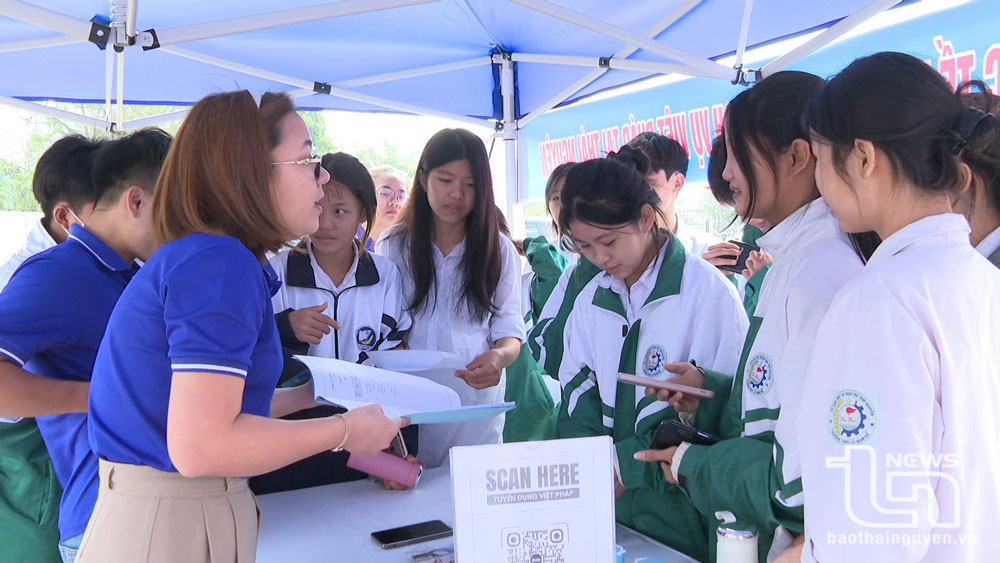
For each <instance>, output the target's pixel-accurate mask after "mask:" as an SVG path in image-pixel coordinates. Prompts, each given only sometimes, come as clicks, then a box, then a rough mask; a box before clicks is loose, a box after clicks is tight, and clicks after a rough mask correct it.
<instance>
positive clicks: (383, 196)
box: [378, 188, 409, 203]
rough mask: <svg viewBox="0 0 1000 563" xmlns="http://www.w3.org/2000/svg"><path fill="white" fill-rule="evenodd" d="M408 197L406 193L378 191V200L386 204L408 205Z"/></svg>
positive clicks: (383, 189) (386, 189)
mask: <svg viewBox="0 0 1000 563" xmlns="http://www.w3.org/2000/svg"><path fill="white" fill-rule="evenodd" d="M408 197H409V195H408V194H407V193H406V192H395V191H393V190H390V189H388V188H382V189H380V190H379V191H378V198H379V199H380V200H382V202H384V203H392V202H393V201H398V202H399V203H406V198H408Z"/></svg>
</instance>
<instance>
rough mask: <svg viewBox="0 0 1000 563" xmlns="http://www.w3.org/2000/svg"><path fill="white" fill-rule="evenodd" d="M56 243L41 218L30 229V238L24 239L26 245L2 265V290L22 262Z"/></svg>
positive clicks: (0, 267)
mask: <svg viewBox="0 0 1000 563" xmlns="http://www.w3.org/2000/svg"><path fill="white" fill-rule="evenodd" d="M55 245H56V241H55V240H53V239H52V235H50V234H49V232H48V231H46V230H45V227H43V226H42V222H41V220H39V221H38V222H37V223H35V226H34V227H32V228H31V230H30V231H28V238H27V240H25V241H24V246H22V247H21V249H20V250H18V251H17V252H15V253H14V255H13V256H11V257H10V258H8V259H7V261H6V262H4V263H3V265H2V266H0V290H3V288H5V287H7V282H9V281H10V277H11V276H13V275H14V272H16V271H17V269H18V268H20V267H21V264H23V263H24V261H25V260H27V259H28V258H31V257H32V256H34V255H35V254H38V253H39V252H41V251H43V250H48V249H49V248H52V247H53V246H55Z"/></svg>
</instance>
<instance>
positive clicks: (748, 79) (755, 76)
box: [732, 64, 764, 86]
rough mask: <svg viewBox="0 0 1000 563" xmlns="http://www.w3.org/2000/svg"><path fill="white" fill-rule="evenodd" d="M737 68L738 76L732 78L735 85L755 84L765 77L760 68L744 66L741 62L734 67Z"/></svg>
mask: <svg viewBox="0 0 1000 563" xmlns="http://www.w3.org/2000/svg"><path fill="white" fill-rule="evenodd" d="M733 68H735V69H736V78H734V79H733V80H732V83H733V85H737V84H738V85H740V86H753V85H754V84H756V83H758V82H760V81H761V79H762V78H763V77H764V76H763V72H762V71H761V69H759V68H746V69H745V68H743V65H741V64H739V65H736V66H735V67H733Z"/></svg>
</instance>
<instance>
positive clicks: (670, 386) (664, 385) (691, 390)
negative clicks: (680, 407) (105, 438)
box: [618, 373, 715, 399]
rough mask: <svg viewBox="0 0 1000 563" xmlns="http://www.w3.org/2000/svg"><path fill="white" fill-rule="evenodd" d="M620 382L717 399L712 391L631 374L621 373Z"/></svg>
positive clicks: (619, 375)
mask: <svg viewBox="0 0 1000 563" xmlns="http://www.w3.org/2000/svg"><path fill="white" fill-rule="evenodd" d="M618 381H622V382H625V383H631V384H633V385H642V386H644V387H652V388H654V389H666V390H668V391H680V392H681V393H688V394H690V395H694V396H695V397H701V398H702V399H711V398H713V397H715V392H714V391H712V390H711V389H702V388H701V387H691V386H690V385H681V384H680V383H671V381H670V380H669V379H668V380H666V381H661V380H659V379H653V378H650V377H642V376H638V375H632V374H629V373H619V374H618Z"/></svg>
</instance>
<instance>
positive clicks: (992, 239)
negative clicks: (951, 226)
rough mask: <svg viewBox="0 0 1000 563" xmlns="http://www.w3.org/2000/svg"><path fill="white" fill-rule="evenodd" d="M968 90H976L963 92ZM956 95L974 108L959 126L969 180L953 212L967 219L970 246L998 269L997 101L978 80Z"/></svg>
mask: <svg viewBox="0 0 1000 563" xmlns="http://www.w3.org/2000/svg"><path fill="white" fill-rule="evenodd" d="M971 87H975V88H978V91H977V92H966V90H968V89H969V88H971ZM958 94H959V97H960V98H961V100H962V103H963V104H965V105H966V106H968V107H970V108H972V109H973V111H971V112H966V114H965V116H966V117H965V120H964V121H963V123H962V125H964V126H965V128H966V130H967V133H968V139H967V140H966V141H965V146H964V147H962V148H961V150H960V152H959V155H960V156H961V157H962V162H964V163H965V164H966V165H968V167H969V169H970V170H971V171H972V181H971V182H970V183H969V189H967V190H964V191H963V192H962V193H961V194H959V196H958V198H957V199H956V200H955V202H954V206H955V211H956V212H958V213H961V214H963V215H965V218H966V219H968V220H969V227H970V228H971V229H972V232H971V233H970V234H969V239H970V240H971V241H972V246H975V247H976V250H978V251H979V253H980V254H982V255H983V256H986V257H987V258H988V259H989V261H990V262H992V263H993V265H994V266H996V267H998V268H1000V117H997V113H998V112H1000V98H998V97H997V96H996V95H994V94H993V93H992V92H990V90H989V88H988V87H987V86H986V84H983V83H982V82H979V81H972V82H970V83H967V84H964V85H962V86H960V87H959V89H958Z"/></svg>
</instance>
